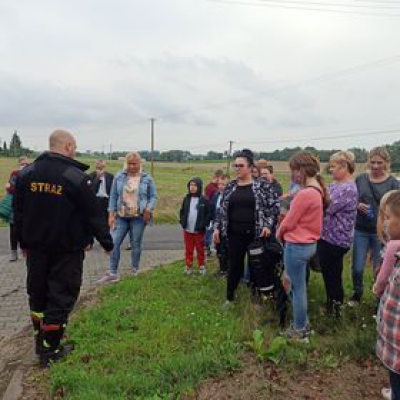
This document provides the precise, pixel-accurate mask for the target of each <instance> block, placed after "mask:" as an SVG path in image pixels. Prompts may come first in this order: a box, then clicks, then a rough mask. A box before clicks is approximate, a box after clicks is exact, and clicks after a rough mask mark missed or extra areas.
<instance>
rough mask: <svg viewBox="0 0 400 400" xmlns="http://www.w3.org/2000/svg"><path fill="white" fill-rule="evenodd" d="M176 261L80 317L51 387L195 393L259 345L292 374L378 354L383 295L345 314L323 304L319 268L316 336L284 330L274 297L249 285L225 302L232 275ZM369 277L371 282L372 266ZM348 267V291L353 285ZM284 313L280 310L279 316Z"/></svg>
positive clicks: (149, 394)
mask: <svg viewBox="0 0 400 400" xmlns="http://www.w3.org/2000/svg"><path fill="white" fill-rule="evenodd" d="M182 270H183V264H182V263H175V264H173V265H172V266H170V267H165V268H162V269H158V270H155V271H152V272H150V273H147V274H143V275H140V276H138V277H137V279H136V278H134V279H133V278H128V279H125V280H123V281H122V282H120V283H118V284H115V285H112V286H109V287H106V288H104V289H103V290H102V291H101V292H100V298H99V301H98V302H96V304H95V305H94V306H91V307H87V308H84V309H83V310H81V311H80V312H78V313H77V315H76V316H75V317H74V318H73V322H72V323H71V325H70V328H69V331H70V335H71V337H72V339H73V340H74V341H75V342H76V350H75V352H74V353H73V354H72V355H71V357H70V358H68V360H67V362H64V363H60V364H57V365H55V366H54V367H52V368H51V371H50V377H49V382H50V383H49V385H50V390H51V392H52V393H53V394H54V393H57V392H60V391H61V392H62V393H63V394H64V396H65V398H67V399H80V400H81V399H82V400H89V399H93V400H94V399H130V398H135V399H178V398H182V397H184V396H187V395H191V394H192V395H193V394H194V393H195V389H196V387H197V386H198V385H199V384H200V383H201V382H202V381H204V380H205V379H206V378H208V377H216V376H219V377H221V376H223V375H224V374H225V373H227V372H228V371H232V370H235V369H237V368H239V367H240V366H241V365H242V360H243V357H242V356H243V354H244V353H245V352H246V351H247V352H253V353H254V354H255V355H256V356H257V357H258V359H259V360H260V362H274V363H276V364H279V365H280V368H282V370H284V371H286V373H288V374H290V373H291V371H295V370H304V369H311V370H323V369H329V368H334V367H337V366H339V365H341V364H343V363H346V362H357V361H361V360H365V359H368V358H370V357H371V356H372V354H373V345H374V342H375V322H374V320H373V318H372V315H373V313H374V306H375V300H374V299H373V298H372V296H371V295H368V294H367V296H366V299H365V302H364V303H363V304H362V305H361V306H360V307H359V308H355V309H349V308H346V309H345V311H344V314H343V320H342V321H341V322H337V321H335V320H332V319H330V318H327V317H326V316H325V315H324V313H323V305H324V301H325V300H324V289H323V283H322V279H321V276H320V274H316V273H313V274H312V277H311V281H310V288H309V299H310V303H309V304H310V320H311V324H312V327H313V330H314V331H315V333H314V334H313V335H312V336H311V340H310V343H309V344H293V343H288V342H286V341H285V340H282V339H277V338H278V337H279V336H278V334H279V331H280V329H279V327H278V326H277V323H276V322H269V323H268V324H265V320H270V319H271V317H272V318H274V317H276V316H275V314H274V313H273V312H272V311H271V310H272V308H271V307H270V305H268V304H267V305H265V306H264V307H263V308H262V309H261V311H260V310H258V309H256V308H255V307H254V306H253V305H252V303H251V301H250V295H249V292H248V290H247V288H245V287H242V288H241V289H240V290H239V293H238V302H237V304H236V305H235V306H234V307H233V308H232V309H230V310H228V311H223V309H222V307H221V305H222V303H223V301H224V297H225V285H226V283H225V281H224V280H222V279H216V278H214V277H213V276H212V275H211V274H208V275H207V276H204V277H201V276H199V275H197V274H196V275H195V276H185V275H183V273H182ZM366 275H367V276H366V281H367V282H366V285H367V287H368V285H370V283H371V274H370V270H369V269H368V270H367V274H366ZM349 276H350V275H349V271H348V268H346V271H345V282H346V293H347V294H350V292H351V290H350V280H349ZM275 319H276V318H275Z"/></svg>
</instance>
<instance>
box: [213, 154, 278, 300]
mask: <svg viewBox="0 0 400 400" xmlns="http://www.w3.org/2000/svg"><path fill="white" fill-rule="evenodd" d="M253 166H254V159H253V153H252V152H251V151H250V150H247V149H246V150H242V151H241V152H239V153H237V154H236V158H235V164H234V167H235V172H236V179H234V180H233V181H231V182H230V183H229V184H228V185H227V187H226V189H225V191H224V194H223V198H222V201H221V206H220V209H219V213H218V215H217V218H216V221H215V223H214V235H213V238H214V242H215V243H216V244H218V243H219V242H220V239H221V236H223V237H226V238H227V239H228V258H229V272H228V285H227V301H226V303H225V304H226V305H229V304H231V303H232V302H233V300H234V297H235V291H236V289H237V287H238V284H239V282H240V279H241V278H242V276H243V272H244V259H245V256H246V253H247V248H248V246H249V244H250V243H252V242H254V240H256V239H259V238H261V237H269V236H271V234H274V232H275V227H276V222H277V218H278V214H279V200H278V196H277V194H276V192H275V191H274V190H273V188H272V186H271V185H270V184H269V183H268V182H266V181H264V180H263V179H257V178H256V179H255V178H253V176H252V171H253Z"/></svg>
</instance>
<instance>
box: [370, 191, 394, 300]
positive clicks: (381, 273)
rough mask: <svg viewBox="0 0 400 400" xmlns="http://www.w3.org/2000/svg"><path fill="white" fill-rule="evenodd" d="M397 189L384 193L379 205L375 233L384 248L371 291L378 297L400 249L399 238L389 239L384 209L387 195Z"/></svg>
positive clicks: (383, 288)
mask: <svg viewBox="0 0 400 400" xmlns="http://www.w3.org/2000/svg"><path fill="white" fill-rule="evenodd" d="M396 192H397V190H391V191H390V192H388V193H386V194H385V195H384V196H383V197H382V199H381V202H380V205H379V215H378V221H377V233H378V237H379V239H380V241H381V242H382V244H383V246H384V248H383V250H382V259H383V260H382V264H381V266H380V267H379V270H378V271H377V275H376V281H375V284H374V286H373V288H372V291H373V293H374V294H375V296H376V297H378V298H380V297H381V296H382V294H383V292H384V290H385V288H386V285H387V283H388V280H389V277H390V275H391V273H392V271H393V268H394V265H395V263H396V257H395V255H396V252H397V251H398V250H400V240H392V239H390V237H389V235H388V233H387V229H386V209H387V201H388V199H389V197H390V196H391V195H392V194H393V193H396Z"/></svg>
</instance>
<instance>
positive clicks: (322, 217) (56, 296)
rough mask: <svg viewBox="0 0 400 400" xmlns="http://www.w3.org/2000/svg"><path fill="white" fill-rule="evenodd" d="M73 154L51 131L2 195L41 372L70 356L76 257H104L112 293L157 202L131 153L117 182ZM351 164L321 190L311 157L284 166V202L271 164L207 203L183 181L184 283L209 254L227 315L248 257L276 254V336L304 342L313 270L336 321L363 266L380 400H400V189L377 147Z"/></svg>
mask: <svg viewBox="0 0 400 400" xmlns="http://www.w3.org/2000/svg"><path fill="white" fill-rule="evenodd" d="M75 152H76V142H75V139H74V137H73V136H72V135H71V134H70V133H69V132H67V131H62V130H57V131H55V132H53V133H52V134H51V135H50V138H49V151H47V152H44V153H43V154H42V155H41V156H39V157H38V158H37V159H36V160H35V161H34V162H33V163H31V164H29V163H28V160H27V159H26V158H24V157H23V158H21V159H20V160H19V165H18V168H17V169H16V170H15V171H13V172H12V174H11V176H10V180H9V182H8V184H7V188H6V189H7V192H8V194H9V196H12V204H13V207H12V212H11V217H10V218H9V222H10V244H11V259H10V261H15V260H16V259H17V258H18V253H17V243H18V242H19V245H20V248H21V249H22V251H23V252H24V255H25V256H26V262H27V268H28V276H27V290H28V295H29V305H30V310H31V320H32V324H33V327H34V332H35V343H36V352H37V354H38V355H39V358H40V362H41V364H42V365H43V366H47V365H49V364H50V363H51V362H53V361H55V360H58V359H60V358H62V357H64V356H65V355H66V354H68V352H69V351H70V350H71V349H68V348H67V347H65V346H62V345H61V338H62V336H63V334H64V330H65V327H66V324H67V322H68V316H69V313H70V312H71V310H72V309H73V306H74V304H75V302H76V300H77V297H78V295H79V290H80V286H81V280H82V266H83V259H84V251H85V250H89V249H90V248H91V247H92V246H93V243H94V239H96V240H97V241H98V242H99V243H100V245H101V246H102V247H103V248H104V249H105V251H106V252H107V253H108V254H109V256H110V257H109V271H108V272H107V273H106V274H105V276H104V277H102V278H101V279H100V280H99V283H100V284H102V283H112V282H116V281H118V280H119V279H120V274H119V263H120V250H121V246H122V242H123V240H124V239H125V237H126V236H127V235H128V234H129V239H130V251H131V260H130V266H131V270H132V274H133V276H135V275H136V274H137V273H138V270H139V264H140V257H141V251H142V241H143V233H144V230H145V228H146V226H147V225H149V224H150V223H151V221H152V217H153V211H154V208H155V206H156V202H157V191H156V186H155V183H154V181H153V178H152V177H151V176H150V175H149V174H148V173H146V172H144V171H143V168H142V160H141V157H140V154H139V153H136V152H132V153H128V154H127V156H126V158H125V164H124V167H123V169H122V170H121V171H120V172H118V173H117V174H116V175H115V176H113V175H112V174H111V173H109V172H107V171H106V162H105V161H104V160H99V161H97V162H96V167H95V171H94V172H93V173H91V174H89V175H87V174H86V173H85V171H86V170H87V169H88V166H86V165H84V164H82V163H80V162H78V161H76V160H75ZM355 161H356V160H355V158H354V155H353V153H351V152H349V151H339V152H337V153H335V154H333V155H332V156H331V158H330V161H329V163H328V169H329V173H330V174H331V177H332V180H333V181H332V183H330V184H329V185H327V184H326V183H325V181H324V179H323V177H322V173H321V166H320V163H319V160H318V159H317V158H316V157H315V156H313V155H312V154H310V153H307V152H300V153H298V154H295V155H294V156H292V158H291V159H290V160H289V169H290V176H291V182H290V188H289V190H288V191H287V192H284V190H283V188H282V185H281V184H280V183H279V182H278V181H277V180H276V179H275V177H274V167H273V165H271V163H269V162H268V161H266V160H258V161H256V160H255V159H254V156H253V153H252V152H251V151H250V150H248V149H245V150H242V151H240V152H237V153H236V154H235V160H234V165H233V167H234V174H235V177H234V178H233V179H231V178H230V177H229V175H227V174H225V173H224V172H223V171H222V170H218V171H216V172H215V173H214V175H213V177H212V181H211V182H210V183H209V184H208V185H207V186H206V187H205V190H204V193H203V182H202V180H201V179H200V178H198V177H194V178H192V179H190V180H189V182H188V183H187V193H186V195H185V196H184V198H183V201H182V205H181V208H180V212H179V221H180V224H181V226H182V229H183V239H184V245H185V268H184V273H186V274H188V275H190V274H192V273H193V272H194V268H193V265H194V253H195V252H196V256H197V265H198V269H199V272H200V274H203V275H204V274H206V273H207V257H209V256H210V255H211V253H212V245H214V247H215V250H216V254H217V258H218V262H219V270H218V272H217V275H218V276H221V277H226V281H227V285H226V301H225V303H224V305H223V306H224V307H225V308H229V307H231V306H232V305H233V304H234V302H235V294H236V292H237V288H238V285H239V283H240V281H241V280H245V281H247V282H249V286H251V287H252V289H253V291H254V290H255V289H260V285H259V284H258V282H257V280H258V279H259V274H260V269H259V266H260V263H261V264H262V263H263V261H262V260H263V259H262V258H261V256H259V257H258V258H257V257H255V258H254V257H252V256H250V255H249V249H253V250H254V249H258V248H261V247H262V248H263V249H264V250H262V251H261V250H260V252H259V254H263V257H264V260H265V257H268V251H266V250H265V249H266V248H267V247H268V246H267V245H270V244H271V243H273V244H274V245H275V248H276V247H280V248H282V250H283V256H282V263H281V265H283V273H282V276H280V275H279V282H280V284H281V286H282V288H283V289H284V290H285V292H286V294H287V296H288V298H289V299H290V302H291V306H292V307H291V309H292V322H291V324H290V326H289V327H288V328H287V329H286V330H285V331H284V332H283V335H284V336H285V337H286V338H288V339H289V340H296V341H299V342H304V341H308V337H309V335H310V332H311V328H310V327H311V323H312V321H310V319H309V314H308V296H307V287H308V278H309V273H310V267H311V266H312V265H313V264H314V265H315V264H316V265H317V266H318V268H319V269H320V271H321V272H322V277H323V281H324V285H325V290H326V313H327V314H328V315H331V316H332V317H334V318H338V319H340V318H341V315H342V309H343V307H344V305H345V303H346V304H348V306H356V305H357V304H358V303H359V302H360V301H362V296H363V293H364V291H365V289H364V276H363V273H364V269H365V266H366V263H367V257H368V255H370V259H371V261H372V265H373V273H374V279H375V281H374V286H373V289H372V290H373V293H374V294H375V295H376V296H377V298H379V299H380V305H379V308H378V313H377V325H378V342H377V354H378V357H379V358H380V359H381V360H382V362H383V364H384V365H385V366H386V367H387V368H388V370H389V377H390V383H391V388H390V389H387V390H386V391H383V392H382V393H383V395H384V396H386V398H392V399H400V335H399V333H398V332H399V331H400V284H399V282H400V272H398V271H400V269H399V268H396V266H397V265H398V263H399V257H400V190H399V189H400V185H399V181H398V180H397V179H396V178H395V177H394V176H392V175H391V174H390V157H389V154H388V152H387V151H386V149H385V148H382V147H377V148H374V149H372V150H371V151H370V152H369V158H368V163H367V171H366V172H364V173H360V174H358V176H357V177H356V178H355V179H353V175H354V173H355V168H356V164H355ZM257 246H259V247H257ZM260 246H261V247H260ZM268 248H269V247H268ZM351 248H352V263H351V270H352V280H353V294H352V295H351V296H350V298H349V299H348V301H347V302H345V294H344V290H343V280H342V274H343V259H344V256H345V255H346V253H348V252H349V250H350V249H351ZM251 254H258V253H257V252H253V253H251ZM260 260H261V261H260ZM256 268H258V269H257V270H256ZM267 268H270V264H268V262H267V263H266V266H265V269H267ZM267 272H268V271H267ZM267 272H266V273H267ZM269 272H271V271H269ZM270 275H271V274H270ZM272 275H273V274H272ZM272 275H271V276H272ZM272 286H273V285H272ZM272 286H271V287H272ZM257 293H258V294H259V295H260V293H262V292H260V291H258V292H257Z"/></svg>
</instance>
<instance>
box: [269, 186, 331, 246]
mask: <svg viewBox="0 0 400 400" xmlns="http://www.w3.org/2000/svg"><path fill="white" fill-rule="evenodd" d="M322 221H323V205H322V196H321V193H320V192H319V191H318V190H316V189H315V188H310V187H306V188H304V189H301V190H300V191H299V192H297V193H296V195H295V196H294V198H293V200H292V202H291V204H290V209H289V212H288V213H287V215H286V217H285V219H284V220H283V221H282V223H281V225H280V227H279V229H278V232H277V236H278V237H280V238H282V239H284V240H285V241H287V242H290V243H300V244H302V243H303V244H307V243H314V242H316V241H317V240H318V239H319V238H320V237H321V231H322Z"/></svg>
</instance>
